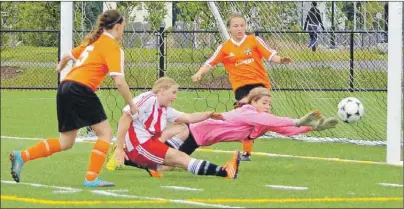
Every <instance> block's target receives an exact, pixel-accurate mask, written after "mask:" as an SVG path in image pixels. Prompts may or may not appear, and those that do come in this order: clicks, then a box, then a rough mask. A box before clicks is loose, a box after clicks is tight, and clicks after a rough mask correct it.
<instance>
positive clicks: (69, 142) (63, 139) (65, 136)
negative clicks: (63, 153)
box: [59, 130, 77, 150]
mask: <svg viewBox="0 0 404 209" xmlns="http://www.w3.org/2000/svg"><path fill="white" fill-rule="evenodd" d="M76 137H77V130H73V131H68V132H63V133H60V137H59V142H60V148H61V149H62V150H68V149H71V148H72V147H73V145H74V142H75V140H76Z"/></svg>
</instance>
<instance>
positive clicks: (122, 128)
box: [116, 113, 133, 149]
mask: <svg viewBox="0 0 404 209" xmlns="http://www.w3.org/2000/svg"><path fill="white" fill-rule="evenodd" d="M132 120H133V119H132V117H131V116H130V115H129V114H128V113H123V114H122V116H121V118H120V119H119V123H118V132H117V136H116V138H117V146H116V148H117V149H123V148H124V144H125V136H126V133H127V132H128V129H129V126H130V123H131V122H132Z"/></svg>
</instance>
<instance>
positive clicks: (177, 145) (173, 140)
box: [167, 136, 184, 149]
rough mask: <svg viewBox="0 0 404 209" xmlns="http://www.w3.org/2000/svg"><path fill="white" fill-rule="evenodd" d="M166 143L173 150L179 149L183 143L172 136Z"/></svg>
mask: <svg viewBox="0 0 404 209" xmlns="http://www.w3.org/2000/svg"><path fill="white" fill-rule="evenodd" d="M167 143H168V144H170V145H171V146H172V147H173V148H174V149H179V148H180V147H181V145H182V144H183V143H184V142H183V141H182V140H181V139H180V138H178V137H176V136H174V137H172V138H171V139H169V140H167Z"/></svg>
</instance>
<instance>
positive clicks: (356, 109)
mask: <svg viewBox="0 0 404 209" xmlns="http://www.w3.org/2000/svg"><path fill="white" fill-rule="evenodd" d="M363 114H364V108H363V105H362V102H361V101H360V100H359V99H357V98H355V97H347V98H345V99H343V100H341V101H340V102H339V104H338V117H339V118H340V119H341V120H342V121H344V122H345V123H354V122H356V121H358V120H360V119H361V117H362V116H363Z"/></svg>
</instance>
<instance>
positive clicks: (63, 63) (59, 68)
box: [56, 53, 73, 73]
mask: <svg viewBox="0 0 404 209" xmlns="http://www.w3.org/2000/svg"><path fill="white" fill-rule="evenodd" d="M70 60H73V57H71V56H70V54H69V53H66V54H64V55H63V56H62V59H60V62H59V63H58V64H57V66H56V72H58V73H60V72H61V71H62V70H63V69H64V68H65V67H66V65H67V63H68V62H69V61H70Z"/></svg>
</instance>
